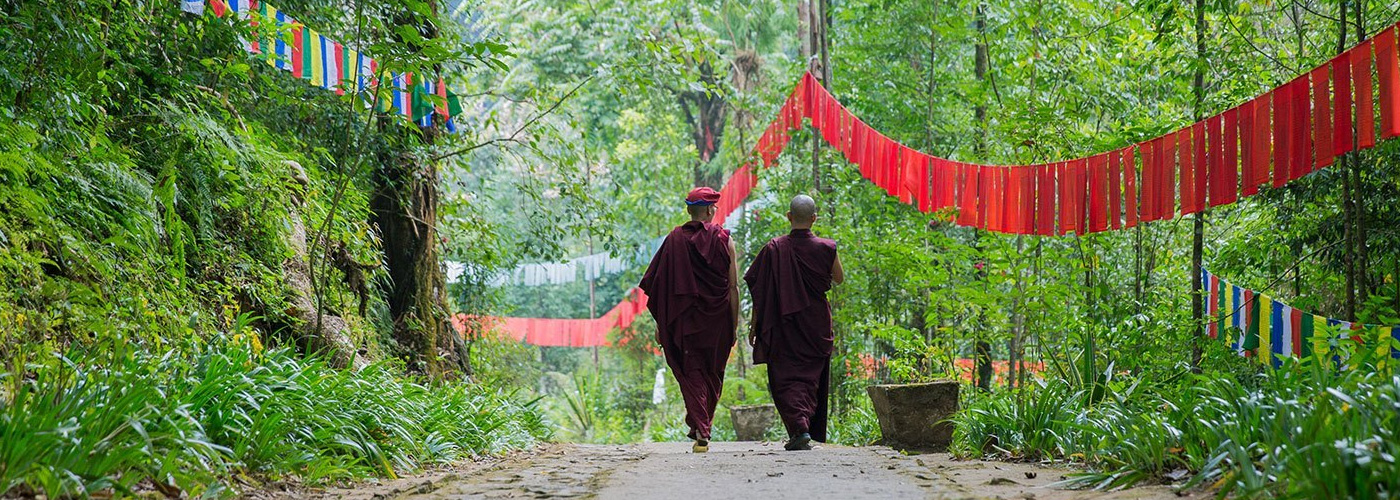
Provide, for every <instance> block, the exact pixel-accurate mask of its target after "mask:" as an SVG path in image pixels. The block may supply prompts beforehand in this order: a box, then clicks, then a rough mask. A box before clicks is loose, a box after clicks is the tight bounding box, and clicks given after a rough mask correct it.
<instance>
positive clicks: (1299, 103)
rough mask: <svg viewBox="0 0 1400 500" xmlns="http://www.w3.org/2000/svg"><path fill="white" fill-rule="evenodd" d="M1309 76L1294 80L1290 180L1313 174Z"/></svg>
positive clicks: (1290, 139)
mask: <svg viewBox="0 0 1400 500" xmlns="http://www.w3.org/2000/svg"><path fill="white" fill-rule="evenodd" d="M1309 90H1310V87H1309V86H1308V75H1307V74H1304V75H1303V76H1300V77H1298V78H1297V79H1296V80H1293V92H1292V94H1293V104H1292V113H1293V119H1294V123H1293V128H1292V130H1293V137H1291V138H1289V141H1288V144H1289V146H1290V147H1291V148H1293V149H1292V150H1291V151H1292V155H1291V156H1292V160H1291V162H1292V172H1293V173H1292V175H1291V176H1290V177H1289V179H1288V180H1290V181H1291V180H1293V179H1297V178H1300V177H1302V176H1304V175H1308V173H1309V172H1312V166H1313V162H1312V133H1311V132H1312V129H1311V128H1310V127H1311V123H1312V106H1311V101H1312V99H1310V98H1309V97H1308V94H1309V93H1308V91H1309Z"/></svg>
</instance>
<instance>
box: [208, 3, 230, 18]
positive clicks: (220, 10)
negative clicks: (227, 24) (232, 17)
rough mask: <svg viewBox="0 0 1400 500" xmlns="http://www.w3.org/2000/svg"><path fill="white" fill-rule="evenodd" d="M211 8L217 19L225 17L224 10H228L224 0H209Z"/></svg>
mask: <svg viewBox="0 0 1400 500" xmlns="http://www.w3.org/2000/svg"><path fill="white" fill-rule="evenodd" d="M209 6H210V7H213V8H214V16H215V17H224V9H226V8H228V6H227V5H226V4H225V3H224V0H209Z"/></svg>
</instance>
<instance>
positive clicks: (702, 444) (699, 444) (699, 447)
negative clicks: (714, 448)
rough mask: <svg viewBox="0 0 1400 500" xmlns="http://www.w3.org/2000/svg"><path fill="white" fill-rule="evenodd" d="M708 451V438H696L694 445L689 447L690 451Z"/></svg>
mask: <svg viewBox="0 0 1400 500" xmlns="http://www.w3.org/2000/svg"><path fill="white" fill-rule="evenodd" d="M709 451H710V440H708V439H696V440H695V445H694V446H691V447H690V452H691V453H707V452H709Z"/></svg>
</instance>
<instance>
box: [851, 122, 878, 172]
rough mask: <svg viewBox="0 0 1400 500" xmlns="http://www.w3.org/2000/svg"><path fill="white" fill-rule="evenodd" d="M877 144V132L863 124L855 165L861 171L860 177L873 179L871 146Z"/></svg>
mask: <svg viewBox="0 0 1400 500" xmlns="http://www.w3.org/2000/svg"><path fill="white" fill-rule="evenodd" d="M874 142H875V131H874V130H872V129H871V128H870V127H869V126H867V125H865V124H861V127H860V132H858V133H857V137H856V159H855V160H854V161H855V164H856V167H857V169H858V170H860V176H861V177H864V178H866V179H867V180H870V179H871V169H870V145H871V144H872V143H874Z"/></svg>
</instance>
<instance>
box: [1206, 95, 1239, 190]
mask: <svg viewBox="0 0 1400 500" xmlns="http://www.w3.org/2000/svg"><path fill="white" fill-rule="evenodd" d="M1241 111H1242V108H1234V109H1231V110H1229V111H1226V112H1225V144H1224V146H1225V162H1224V163H1222V164H1221V167H1220V169H1219V171H1218V172H1216V174H1217V175H1216V176H1215V177H1212V178H1211V179H1210V186H1211V189H1212V191H1211V192H1212V193H1214V194H1211V195H1210V206H1212V207H1217V206H1220V205H1224V204H1227V203H1234V202H1235V201H1236V200H1237V199H1239V196H1238V193H1239V172H1240V134H1239V130H1240V125H1239V121H1240V115H1241Z"/></svg>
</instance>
